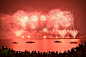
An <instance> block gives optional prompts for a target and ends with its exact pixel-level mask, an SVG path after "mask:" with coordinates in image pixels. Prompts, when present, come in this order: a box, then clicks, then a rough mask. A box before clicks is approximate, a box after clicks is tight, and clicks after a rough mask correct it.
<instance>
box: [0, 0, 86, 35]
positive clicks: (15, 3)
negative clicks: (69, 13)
mask: <svg viewBox="0 0 86 57" xmlns="http://www.w3.org/2000/svg"><path fill="white" fill-rule="evenodd" d="M54 8H59V9H61V10H73V14H74V18H75V21H74V22H75V29H77V30H79V31H80V32H79V33H82V34H83V33H85V34H86V1H85V0H41V1H40V0H28V1H25V0H0V10H1V12H3V13H4V14H8V15H12V14H14V13H15V12H16V11H17V10H24V11H26V12H28V11H38V12H40V11H41V12H44V13H47V12H48V11H49V10H51V9H54ZM1 22H2V21H1V20H0V23H1ZM0 26H2V25H0ZM0 28H1V27H0ZM0 31H1V30H0Z"/></svg>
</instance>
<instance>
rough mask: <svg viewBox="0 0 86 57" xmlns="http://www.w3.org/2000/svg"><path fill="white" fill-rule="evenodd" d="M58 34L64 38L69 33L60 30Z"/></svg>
mask: <svg viewBox="0 0 86 57" xmlns="http://www.w3.org/2000/svg"><path fill="white" fill-rule="evenodd" d="M58 32H59V34H60V35H61V37H62V38H64V37H65V35H66V33H67V30H58Z"/></svg>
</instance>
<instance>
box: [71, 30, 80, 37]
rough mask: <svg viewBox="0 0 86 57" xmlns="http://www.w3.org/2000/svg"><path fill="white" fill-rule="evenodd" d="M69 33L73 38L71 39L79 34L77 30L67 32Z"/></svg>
mask: <svg viewBox="0 0 86 57" xmlns="http://www.w3.org/2000/svg"><path fill="white" fill-rule="evenodd" d="M69 32H70V33H71V35H72V36H73V38H75V37H76V35H77V33H78V32H79V31H78V30H70V31H69Z"/></svg>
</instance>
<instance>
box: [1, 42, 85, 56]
mask: <svg viewBox="0 0 86 57" xmlns="http://www.w3.org/2000/svg"><path fill="white" fill-rule="evenodd" d="M0 57H86V42H84V43H83V44H79V45H78V46H76V47H75V48H72V49H71V50H68V51H64V52H63V53H61V52H58V51H56V52H54V51H52V52H50V51H48V52H40V51H36V50H34V51H31V52H30V51H27V50H25V52H21V51H15V50H13V49H12V48H5V47H4V46H2V48H1V49H0Z"/></svg>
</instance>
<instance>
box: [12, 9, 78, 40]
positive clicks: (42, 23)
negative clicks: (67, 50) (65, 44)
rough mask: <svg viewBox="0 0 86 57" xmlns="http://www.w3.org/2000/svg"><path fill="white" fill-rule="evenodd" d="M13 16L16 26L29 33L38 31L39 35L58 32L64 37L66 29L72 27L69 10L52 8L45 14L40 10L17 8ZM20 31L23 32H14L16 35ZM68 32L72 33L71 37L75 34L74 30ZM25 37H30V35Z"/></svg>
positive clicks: (72, 22) (71, 14)
mask: <svg viewBox="0 0 86 57" xmlns="http://www.w3.org/2000/svg"><path fill="white" fill-rule="evenodd" d="M13 17H14V18H13V20H14V22H15V23H16V25H17V27H18V26H21V30H22V31H25V30H26V31H28V33H29V34H30V33H31V32H33V31H35V33H36V32H38V33H39V34H40V35H41V33H42V34H43V35H48V34H50V35H51V34H54V35H55V34H56V33H57V34H58V33H59V34H60V35H61V37H62V38H64V37H65V35H66V33H67V32H68V31H67V30H68V29H72V28H73V27H74V17H73V13H71V12H70V11H61V10H60V9H52V10H50V11H49V12H48V14H45V15H44V14H42V13H41V12H30V13H27V12H24V11H23V10H19V11H17V12H16V13H14V14H13ZM66 29H67V30H66ZM18 30H19V29H18ZM49 31H50V32H49ZM22 33H23V32H15V34H16V36H20V35H21V34H22ZM70 33H72V36H73V37H75V36H76V35H77V32H76V31H75V30H74V35H73V32H72V31H71V32H70ZM43 35H41V36H43ZM27 37H29V38H30V36H27ZM44 38H45V37H44ZM56 38H58V36H56Z"/></svg>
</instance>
